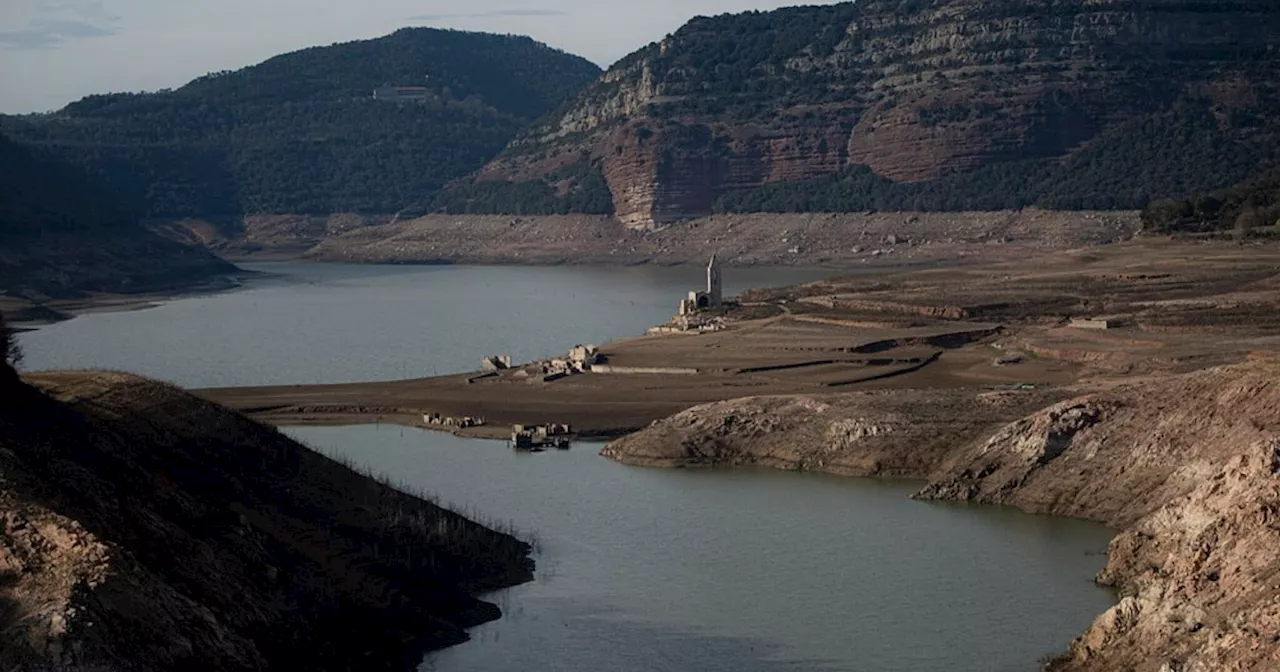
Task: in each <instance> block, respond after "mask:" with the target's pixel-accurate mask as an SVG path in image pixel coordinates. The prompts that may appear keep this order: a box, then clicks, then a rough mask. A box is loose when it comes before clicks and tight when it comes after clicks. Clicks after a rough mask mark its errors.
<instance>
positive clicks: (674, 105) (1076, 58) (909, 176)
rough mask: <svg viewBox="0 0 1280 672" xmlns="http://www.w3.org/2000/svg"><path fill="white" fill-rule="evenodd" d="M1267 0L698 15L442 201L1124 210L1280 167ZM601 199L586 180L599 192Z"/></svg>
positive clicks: (493, 207)
mask: <svg viewBox="0 0 1280 672" xmlns="http://www.w3.org/2000/svg"><path fill="white" fill-rule="evenodd" d="M1276 34H1280V5H1277V4H1275V3H1268V2H1257V1H1254V0H1230V1H1227V2H1214V3H1206V2H1201V1H1200V0H1088V1H1086V0H1032V1H1031V2H1017V3H1012V2H1009V3H990V2H980V1H979V0H867V1H865V2H858V3H846V4H838V5H829V6H816V7H794V8H787V9H781V10H777V11H774V12H766V13H761V12H749V13H745V14H735V15H724V16H717V17H698V18H695V19H693V20H692V21H690V22H689V23H688V24H686V25H685V26H684V27H682V28H681V29H680V30H679V31H677V32H676V33H675V34H673V35H671V36H669V37H667V38H666V39H664V40H662V41H661V42H658V43H654V44H651V45H649V46H648V47H645V48H644V49H641V50H640V51H637V52H636V53H634V54H632V55H630V56H628V57H626V58H625V59H623V60H622V61H620V62H619V63H617V64H616V65H614V66H613V67H612V68H610V69H609V71H608V72H607V73H605V74H604V75H603V76H602V77H601V78H600V79H599V80H597V82H596V83H595V84H594V85H592V86H591V87H589V88H588V89H586V90H585V91H584V92H583V93H581V94H580V95H579V96H578V97H577V98H576V99H575V100H574V101H573V102H572V103H571V104H569V105H566V106H565V107H564V108H563V109H561V110H559V111H557V112H556V113H554V114H552V115H549V116H547V117H545V118H543V119H542V120H540V121H539V122H538V123H536V124H534V125H533V126H531V127H530V128H528V129H526V130H525V131H524V132H523V133H521V135H520V136H519V137H518V138H517V139H516V140H514V141H513V142H512V143H511V144H510V145H509V146H508V147H507V148H506V150H505V151H504V152H503V154H502V155H501V156H500V157H499V158H498V159H496V160H495V161H493V162H491V163H490V164H489V165H488V166H486V167H485V169H484V170H483V171H481V172H480V173H479V174H477V175H476V176H475V177H474V178H472V179H470V180H467V181H465V182H463V183H460V184H459V185H457V186H456V187H454V188H452V189H450V190H449V191H447V192H446V193H445V194H444V195H443V196H442V198H441V199H440V201H439V204H440V206H441V207H443V208H445V209H448V210H450V211H453V212H491V211H492V212H521V213H528V214H532V213H534V212H535V210H536V211H538V212H560V211H582V212H616V214H617V216H618V217H619V218H620V219H621V220H622V221H623V222H624V223H627V224H630V225H633V226H653V225H660V224H664V223H669V222H674V221H680V220H684V219H687V218H692V217H698V216H704V215H707V214H710V213H713V212H804V211H864V210H997V209H1004V208H1016V207H1022V206H1026V205H1033V204H1034V205H1039V206H1041V207H1047V208H1060V209H1091V208H1094V209H1132V208H1141V207H1143V206H1145V205H1146V204H1147V203H1148V202H1150V201H1151V200H1153V199H1158V198H1164V197H1175V196H1176V197H1181V196H1185V195H1188V194H1191V193H1194V192H1197V191H1200V190H1205V189H1215V188H1221V187H1225V186H1227V185H1230V184H1232V183H1234V182H1237V181H1239V180H1241V179H1244V178H1245V177H1247V176H1249V175H1253V174H1256V173H1258V172H1259V171H1260V170H1263V169H1265V168H1267V167H1270V166H1276V165H1280V142H1277V138H1280V97H1278V95H1277V87H1276V83H1277V81H1280V51H1278V50H1280V47H1278V46H1277V45H1276V43H1275V40H1274V36H1275V35H1276ZM602 196H603V197H604V198H603V199H602Z"/></svg>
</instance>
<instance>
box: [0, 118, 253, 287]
mask: <svg viewBox="0 0 1280 672" xmlns="http://www.w3.org/2000/svg"><path fill="white" fill-rule="evenodd" d="M235 270H236V269H235V267H234V266H232V265H230V264H228V263H226V262H224V261H222V260H221V259H218V258H217V257H215V256H213V254H211V253H210V252H208V251H206V250H204V249H197V248H190V247H186V246H183V245H180V244H178V243H175V242H173V241H170V240H166V239H163V238H161V237H160V236H158V235H156V234H154V233H152V232H150V231H148V230H146V229H144V228H143V227H141V226H140V225H139V224H138V220H137V217H136V216H135V214H134V213H132V212H130V211H129V210H128V209H127V208H123V207H120V206H119V205H117V204H116V202H115V201H114V200H113V199H112V198H111V197H110V196H108V195H106V194H103V193H101V192H100V191H98V190H96V189H95V188H94V187H93V186H91V185H90V184H89V181H88V180H86V179H85V178H84V176H83V175H81V174H80V171H78V170H77V169H76V168H74V167H72V166H66V165H59V164H57V163H52V162H49V161H41V160H37V159H36V158H34V157H33V156H32V155H31V153H30V152H28V151H27V149H26V148H24V147H22V146H20V145H18V144H17V143H14V142H13V141H11V140H10V139H8V138H6V137H4V136H3V135H0V295H8V296H9V297H25V298H27V299H31V300H33V301H36V302H40V301H43V300H45V299H47V298H50V297H53V298H64V297H71V296H77V295H80V294H83V293H85V292H142V291H167V290H171V289H177V288H182V287H186V286H190V285H192V284H196V283H203V282H207V281H209V280H212V279H216V278H218V277H220V276H222V275H225V274H228V273H231V272H234V271H235Z"/></svg>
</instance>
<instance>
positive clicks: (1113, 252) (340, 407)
mask: <svg viewBox="0 0 1280 672" xmlns="http://www.w3.org/2000/svg"><path fill="white" fill-rule="evenodd" d="M730 272H732V271H731V270H730ZM1278 308H1280V251H1278V250H1276V249H1274V248H1272V247H1267V246H1262V245H1249V246H1240V245H1236V244H1233V243H1203V242H1185V241H1181V242H1179V241H1165V240H1139V241H1134V242H1129V243H1123V244H1117V245H1108V246H1102V247H1094V248H1086V249H1082V250H1075V251H1067V252H1053V253H1046V254H1044V255H1041V256H1039V257H1033V258H1028V259H1025V260H1020V261H1017V262H1009V261H999V262H992V263H987V264H972V265H968V266H965V267H960V268H943V269H921V270H897V271H887V272H886V273H884V274H882V275H875V276H872V275H867V274H860V275H857V276H851V277H849V278H847V279H839V278H837V279H833V280H828V281H822V282H816V283H809V284H807V285H801V286H797V287H791V288H786V289H782V290H768V291H759V292H747V293H746V294H744V295H743V296H742V297H741V300H740V305H737V306H728V307H726V308H724V309H721V310H720V311H717V313H716V314H715V317H716V318H718V319H719V320H720V321H721V323H722V324H723V328H721V329H719V330H715V331H705V332H698V331H689V332H683V333H671V334H661V335H650V336H642V337H637V338H630V339H623V340H619V341H615V342H612V343H607V344H604V345H603V346H601V355H602V363H603V364H604V366H601V367H597V368H598V370H597V371H591V372H586V373H579V374H575V375H569V376H565V377H554V376H545V375H544V373H543V372H544V369H545V367H544V365H543V363H531V364H529V365H525V366H518V367H516V368H514V369H510V370H505V371H501V372H499V373H498V374H496V375H491V376H488V377H481V376H480V374H479V372H477V373H473V374H466V375H457V376H443V377H438V378H426V379H418V380H407V381H395V382H377V383H351V384H343V385H314V386H282V387H256V388H224V389H209V390H203V391H201V392H200V394H201V395H203V396H205V397H206V398H209V399H211V400H213V401H216V402H219V403H222V404H226V405H228V406H231V407H233V408H236V409H239V410H241V411H244V412H247V413H249V414H251V415H253V416H254V417H257V418H259V419H262V420H266V421H269V422H273V423H276V424H314V423H340V424H350V423H363V422H375V421H384V422H398V423H404V424H412V425H421V424H423V417H422V416H423V414H427V413H438V414H440V415H441V416H442V417H458V418H461V417H464V416H472V417H481V418H484V420H485V421H486V425H485V426H482V427H479V428H472V429H467V430H461V432H462V433H466V434H468V435H480V436H502V435H505V434H506V433H507V432H508V431H509V428H510V425H511V424H516V423H523V424H536V423H549V422H555V423H565V424H570V425H572V426H573V427H574V429H575V430H576V431H577V432H580V433H582V434H585V435H618V434H624V433H627V432H630V431H634V430H635V429H637V428H640V427H644V426H646V425H648V424H649V423H651V422H653V421H655V420H658V419H660V418H664V417H667V416H669V415H671V414H673V413H677V412H679V411H681V410H684V409H686V408H689V407H691V406H694V405H698V404H702V403H707V402H712V401H719V400H725V399H734V398H740V397H749V396H765V395H784V394H839V393H844V392H849V391H856V390H875V389H886V388H896V389H902V388H910V389H920V390H928V389H944V388H945V389H954V388H973V389H975V390H978V389H1031V388H1044V387H1046V386H1069V385H1072V384H1075V383H1077V382H1079V381H1081V380H1083V379H1089V380H1091V381H1120V380H1123V379H1125V378H1129V377H1136V376H1149V375H1161V374H1163V373H1172V372H1183V371H1189V370H1194V369H1197V368H1205V367H1208V366H1214V365H1219V364H1224V363H1229V362H1234V361H1240V360H1243V359H1246V358H1249V357H1261V356H1270V353H1275V352H1280V310H1277V309H1278ZM1081 318H1092V319H1095V320H1106V323H1105V324H1106V326H1107V327H1108V328H1106V329H1094V328H1081V327H1080V326H1073V320H1079V319H1081ZM1074 324H1079V323H1074ZM1093 324H1095V325H1096V324H1099V323H1097V322H1095V323H1093Z"/></svg>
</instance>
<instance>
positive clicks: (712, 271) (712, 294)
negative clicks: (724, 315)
mask: <svg viewBox="0 0 1280 672" xmlns="http://www.w3.org/2000/svg"><path fill="white" fill-rule="evenodd" d="M723 300H724V295H723V294H722V289H721V285H720V262H719V261H718V260H717V259H716V255H715V253H714V252H712V253H711V261H710V262H709V263H708V264H707V302H708V303H709V304H711V305H712V306H719V305H720V303H721V301H723Z"/></svg>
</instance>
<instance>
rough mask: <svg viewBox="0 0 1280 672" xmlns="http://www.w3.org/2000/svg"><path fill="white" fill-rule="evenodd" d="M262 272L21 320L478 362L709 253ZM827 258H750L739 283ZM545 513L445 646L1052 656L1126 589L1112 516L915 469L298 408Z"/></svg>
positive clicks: (535, 514)
mask: <svg viewBox="0 0 1280 672" xmlns="http://www.w3.org/2000/svg"><path fill="white" fill-rule="evenodd" d="M254 268H255V269H257V270H267V271H271V272H273V273H276V274H277V275H275V276H274V277H271V278H263V279H259V280H254V281H252V282H251V283H250V285H249V286H248V287H247V288H246V289H245V290H242V291H238V292H232V293H227V294H221V295H215V296H208V297H193V298H186V299H180V300H175V301H171V302H166V303H164V304H163V305H161V306H160V307H158V308H154V309H151V310H145V311H139V312H129V313H101V314H93V315H86V316H82V317H79V318H76V319H75V320H71V321H69V322H65V323H61V324H57V325H53V326H50V327H46V328H42V329H41V330H39V331H36V332H31V333H27V334H24V335H23V336H22V339H23V345H24V347H26V349H27V352H28V365H29V367H30V368H68V367H74V368H82V367H109V368H118V369H124V370H130V371H136V372H139V373H143V374H147V375H152V376H156V377H160V378H163V379H166V380H171V381H173V382H176V383H179V384H183V385H187V386H209V385H248V384H263V383H307V382H342V381H352V380H363V379H377V378H399V377H408V376H419V375H430V374H432V373H446V372H455V371H464V370H468V369H472V368H475V365H476V364H477V363H478V361H479V357H480V356H481V355H483V354H487V353H491V352H495V353H496V352H501V353H510V354H512V355H513V356H515V357H516V359H518V360H519V359H528V358H531V357H535V356H543V355H550V354H556V353H558V352H563V351H564V350H567V348H568V347H569V346H570V345H572V344H573V343H576V342H584V341H600V340H605V339H607V338H609V337H618V336H627V335H632V334H635V333H638V332H639V331H642V330H643V328H644V327H645V326H648V325H650V324H653V323H656V322H659V321H661V320H662V319H664V318H665V317H667V316H668V315H669V314H670V312H671V310H672V308H673V307H674V305H675V302H676V300H678V298H679V296H680V294H681V293H682V292H683V291H684V290H685V289H687V288H689V287H692V286H694V285H696V284H697V283H698V280H699V270H698V269H690V268H682V269H656V268H642V269H618V270H605V269H580V268H551V269H536V268H474V267H473V268H466V267H393V268H387V267H350V266H314V265H274V264H273V265H263V266H257V267H254ZM817 275H818V274H816V273H807V274H806V273H805V272H797V271H795V270H781V271H777V272H770V271H765V270H758V271H754V272H752V273H749V274H748V273H742V272H738V271H732V270H731V271H730V272H729V273H728V274H727V276H726V281H727V285H728V289H729V290H731V291H736V290H738V289H742V288H744V287H746V286H752V285H760V284H787V283H792V282H797V281H802V280H806V279H811V278H813V277H817ZM290 433H291V434H293V435H294V436H297V437H299V438H302V439H304V440H306V441H307V442H309V443H310V444H312V445H314V446H316V447H317V448H319V449H320V450H322V451H324V452H326V453H329V454H340V455H343V456H345V457H348V458H350V459H352V460H353V461H355V462H357V463H359V464H362V465H365V466H367V467H369V468H370V469H372V470H374V471H376V472H378V473H382V474H386V475H389V476H390V477H391V478H393V479H395V480H397V481H400V482H403V483H406V484H408V485H411V486H413V487H415V488H421V489H425V490H427V491H429V492H432V493H435V494H437V495H438V496H439V497H440V499H441V500H442V501H443V502H446V503H450V504H454V505H457V506H458V507H459V508H461V509H463V510H465V511H467V512H470V513H473V514H475V515H478V516H480V517H482V518H484V519H486V520H490V521H494V520H496V521H509V522H511V523H512V524H514V526H515V527H516V528H518V529H519V530H521V531H522V532H524V533H527V534H529V535H532V536H533V537H535V538H536V539H537V541H538V543H539V546H540V551H539V553H538V556H537V560H538V573H537V580H536V581H535V582H533V583H531V584H527V585H524V586H520V587H517V588H514V589H510V590H508V591H504V592H503V593H500V594H498V595H494V596H492V599H494V600H496V601H498V602H499V604H500V605H501V606H502V607H503V609H504V612H505V613H506V617H505V618H503V619H502V620H500V621H497V622H494V623H491V624H489V625H486V626H483V627H481V628H479V629H477V630H476V631H474V633H473V634H474V640H473V641H472V642H470V643H467V644H464V645H462V646H458V647H454V648H451V649H448V650H445V651H442V652H439V653H436V654H434V655H432V656H431V657H430V658H429V659H428V660H427V662H426V663H425V665H426V667H427V668H428V669H438V670H444V671H456V670H509V669H566V670H590V669H601V670H603V669H609V670H652V669H658V670H685V669H705V670H712V669H716V670H799V669H813V668H815V667H829V668H831V669H850V670H975V671H976V670H1033V669H1035V667H1036V660H1037V659H1038V658H1040V657H1041V656H1043V655H1045V654H1048V653H1052V652H1055V651H1059V650H1062V649H1064V648H1065V647H1066V645H1067V643H1068V642H1069V641H1070V639H1071V638H1072V637H1074V636H1075V635H1077V634H1079V633H1080V632H1082V631H1083V630H1084V629H1085V627H1086V626H1087V625H1088V623H1089V622H1090V621H1091V620H1092V619H1093V617H1094V616H1096V615H1097V614H1098V613H1100V612H1102V611H1103V610H1104V609H1105V608H1106V607H1108V606H1109V605H1110V604H1111V603H1112V596H1111V594H1110V593H1109V592H1108V591H1105V590H1102V589H1099V588H1096V587H1095V586H1093V585H1092V584H1091V583H1090V582H1089V580H1090V579H1091V577H1092V576H1093V574H1094V573H1095V572H1096V571H1097V570H1098V569H1100V568H1101V566H1102V564H1103V558H1102V557H1101V555H1100V554H1101V553H1102V552H1103V551H1104V550H1105V548H1106V544H1107V541H1108V540H1109V539H1110V537H1111V532H1110V531H1109V530H1107V529H1106V528H1104V527H1102V526H1098V525H1093V524H1088V523H1084V522H1079V521H1072V520H1063V519H1055V518H1046V517H1033V516H1027V515H1023V514H1020V513H1017V512H1014V511H1009V510H1002V509H996V508H990V507H974V506H961V505H947V504H935V503H923V502H915V501H912V500H910V499H908V495H909V494H910V493H911V492H912V491H913V490H914V489H915V488H916V487H918V486H917V485H916V484H912V483H900V482H882V481H874V480H865V479H841V478H836V477H830V476H820V475H810V474H789V473H776V472H766V471H756V470H733V471H662V470H647V469H636V468H630V467H625V466H622V465H618V464H615V463H613V462H611V461H609V460H607V459H604V458H601V457H599V456H598V455H596V452H597V451H598V448H599V446H598V445H594V444H578V445H576V446H574V448H573V449H572V450H570V451H567V452H550V453H544V454H538V455H520V454H514V453H512V452H511V451H510V450H509V449H507V448H506V447H505V445H503V444H501V443H494V442H477V441H467V440H463V439H457V438H455V437H452V436H448V435H443V434H433V433H427V432H422V431H417V430H412V429H404V428H400V427H351V428H305V429H295V430H290Z"/></svg>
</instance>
